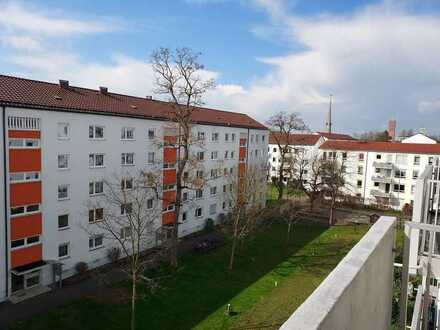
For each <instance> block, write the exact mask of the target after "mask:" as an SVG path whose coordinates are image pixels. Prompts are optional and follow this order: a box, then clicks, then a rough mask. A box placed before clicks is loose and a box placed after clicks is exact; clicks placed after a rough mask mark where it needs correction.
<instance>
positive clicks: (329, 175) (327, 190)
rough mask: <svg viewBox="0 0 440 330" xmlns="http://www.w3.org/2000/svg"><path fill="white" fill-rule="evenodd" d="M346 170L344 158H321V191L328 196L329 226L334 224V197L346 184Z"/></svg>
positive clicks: (336, 196)
mask: <svg viewBox="0 0 440 330" xmlns="http://www.w3.org/2000/svg"><path fill="white" fill-rule="evenodd" d="M346 171H347V169H346V166H345V164H344V160H341V161H339V160H338V159H337V158H336V157H335V158H332V159H327V160H322V166H321V178H322V182H323V192H324V194H325V195H326V196H328V197H329V198H330V214H329V225H330V226H331V225H333V224H334V210H335V205H336V199H337V198H338V197H339V196H341V195H342V188H344V187H345V186H346V180H345V175H346Z"/></svg>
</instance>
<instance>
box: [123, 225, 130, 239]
mask: <svg viewBox="0 0 440 330" xmlns="http://www.w3.org/2000/svg"><path fill="white" fill-rule="evenodd" d="M130 237H131V227H130V226H127V227H122V228H121V238H122V239H127V238H130Z"/></svg>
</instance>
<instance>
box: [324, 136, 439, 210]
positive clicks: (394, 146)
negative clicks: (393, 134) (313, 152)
mask: <svg viewBox="0 0 440 330" xmlns="http://www.w3.org/2000/svg"><path fill="white" fill-rule="evenodd" d="M319 149H320V152H321V153H322V157H323V158H324V159H334V158H337V159H338V160H340V161H341V163H343V166H344V167H345V173H346V176H345V179H346V181H347V184H346V187H345V193H347V194H350V195H353V196H357V197H359V198H360V199H361V200H363V201H364V203H365V204H378V205H383V206H388V207H392V208H394V209H402V208H403V206H404V205H405V204H411V205H412V204H413V202H414V193H415V185H416V180H417V178H418V177H419V175H420V174H421V173H422V171H423V170H424V169H425V167H426V166H428V165H431V164H432V163H433V161H434V158H435V157H436V156H438V155H440V144H437V143H436V144H433V143H429V144H427V143H410V142H408V141H402V142H365V141H341V140H329V141H326V142H324V143H323V144H322V145H321V146H320V147H319Z"/></svg>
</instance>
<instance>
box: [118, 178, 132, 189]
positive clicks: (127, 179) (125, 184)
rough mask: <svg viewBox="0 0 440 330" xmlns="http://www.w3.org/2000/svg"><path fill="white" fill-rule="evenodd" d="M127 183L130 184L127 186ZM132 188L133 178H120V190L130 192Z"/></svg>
mask: <svg viewBox="0 0 440 330" xmlns="http://www.w3.org/2000/svg"><path fill="white" fill-rule="evenodd" d="M127 182H129V183H130V184H127ZM130 186H131V187H130ZM133 187H134V180H133V178H122V179H121V190H123V191H128V190H132V189H133Z"/></svg>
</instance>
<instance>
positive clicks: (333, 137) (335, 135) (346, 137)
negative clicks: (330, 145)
mask: <svg viewBox="0 0 440 330" xmlns="http://www.w3.org/2000/svg"><path fill="white" fill-rule="evenodd" d="M317 133H318V134H319V135H321V136H323V137H325V138H326V139H329V140H354V138H352V137H351V136H350V135H348V134H340V133H327V132H317Z"/></svg>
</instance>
